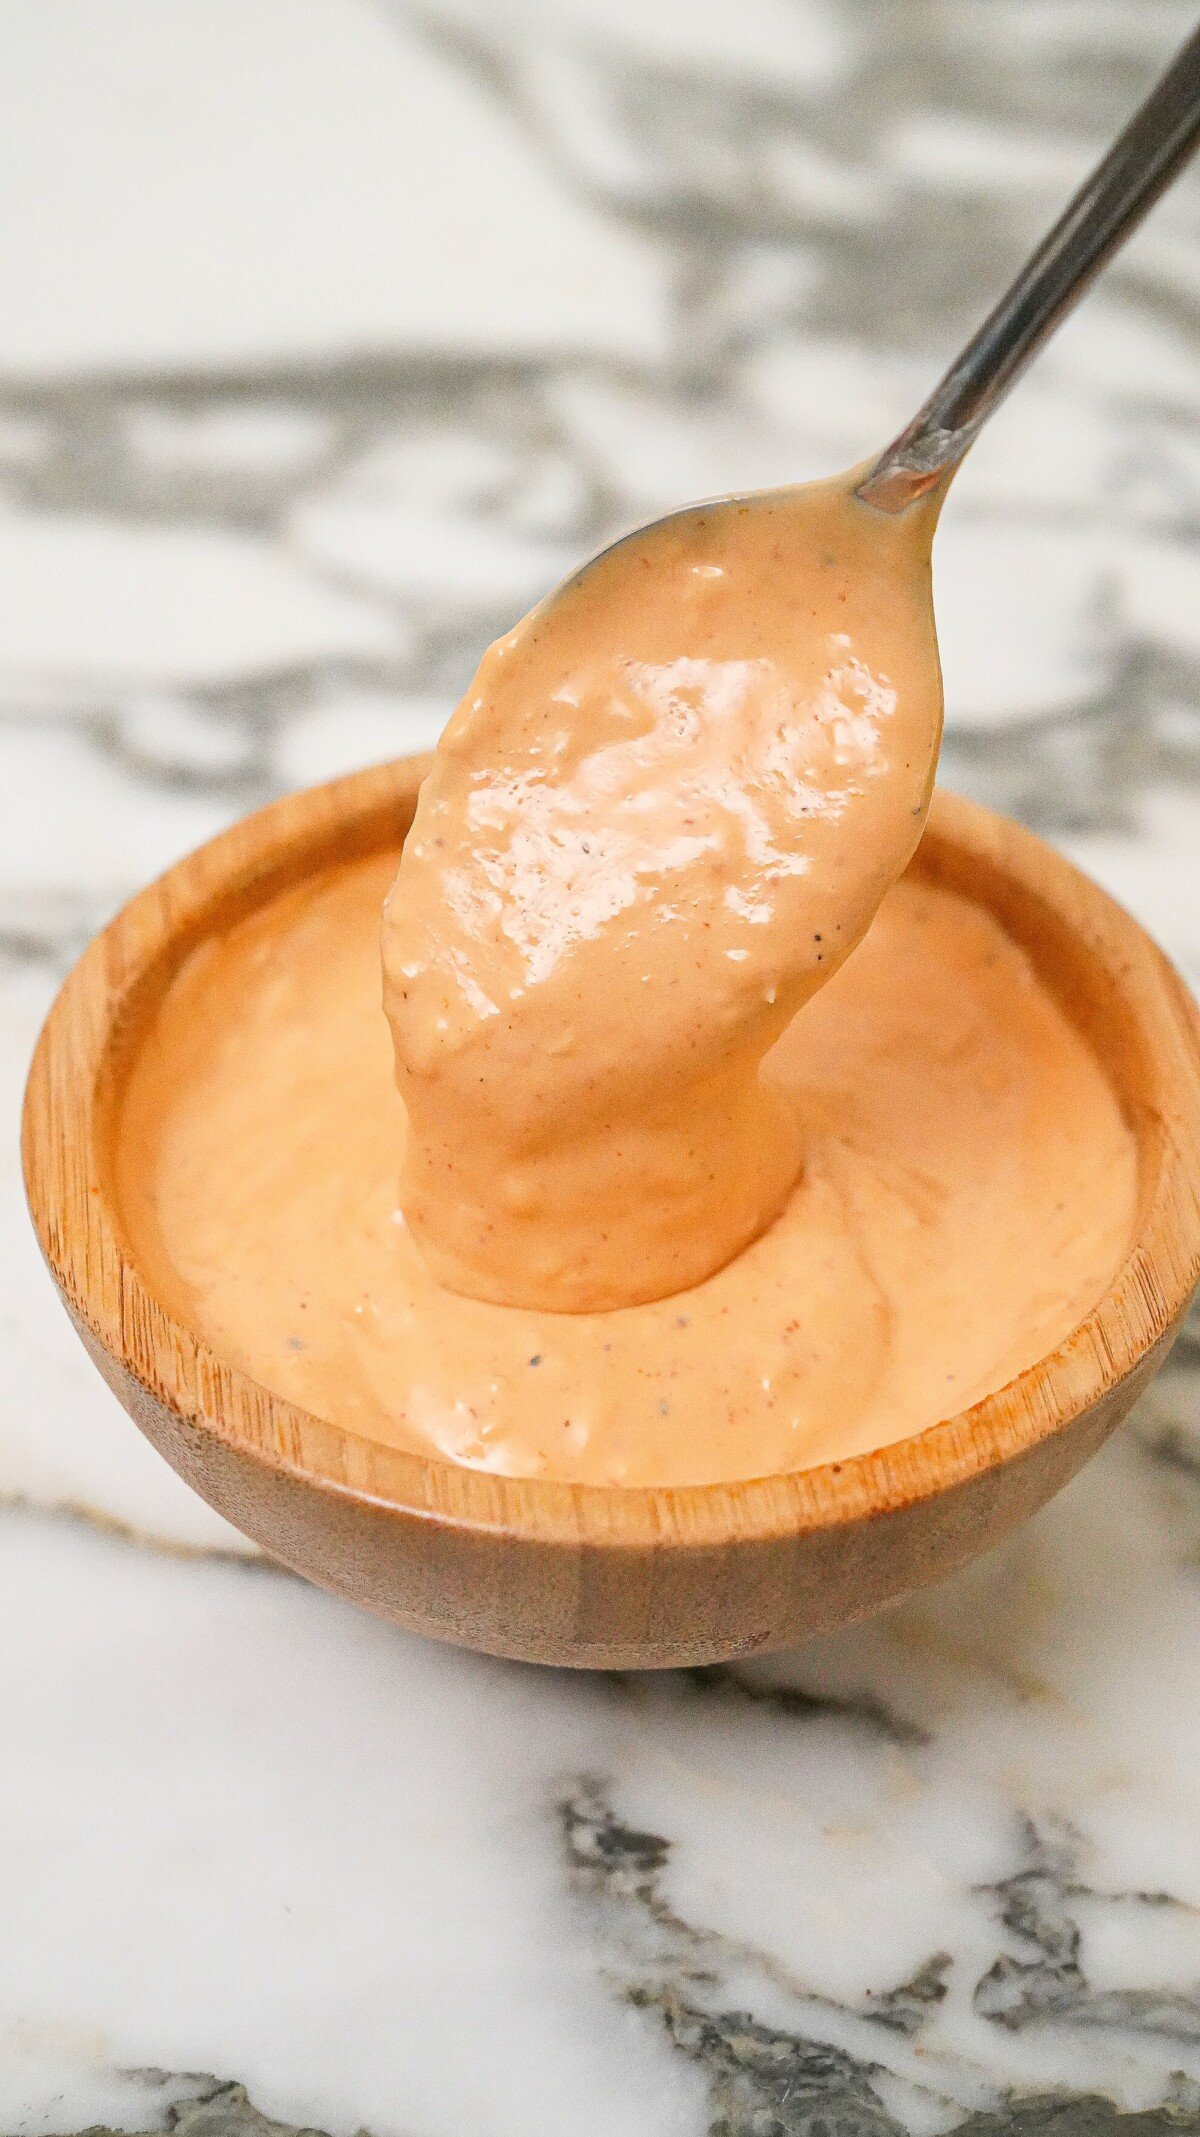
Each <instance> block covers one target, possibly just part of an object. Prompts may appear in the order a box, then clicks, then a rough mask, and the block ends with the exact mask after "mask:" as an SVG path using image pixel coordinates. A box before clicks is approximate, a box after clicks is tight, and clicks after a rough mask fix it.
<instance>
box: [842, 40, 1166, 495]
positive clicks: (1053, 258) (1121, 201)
mask: <svg viewBox="0 0 1200 2137" xmlns="http://www.w3.org/2000/svg"><path fill="white" fill-rule="evenodd" d="M1198 140H1200V29H1197V30H1195V31H1194V32H1193V34H1192V35H1191V37H1189V39H1188V41H1187V43H1186V44H1185V45H1184V46H1183V48H1182V50H1181V51H1180V52H1179V53H1178V55H1177V57H1176V58H1175V59H1174V60H1173V61H1172V63H1171V65H1170V66H1169V67H1168V68H1167V71H1166V73H1165V74H1164V75H1163V77H1162V79H1161V81H1160V82H1159V83H1158V85H1157V87H1156V88H1155V89H1153V90H1152V91H1151V93H1150V95H1149V96H1148V97H1147V98H1146V101H1145V103H1144V104H1143V105H1142V106H1141V107H1140V109H1139V110H1138V111H1137V112H1136V113H1135V114H1134V117H1133V118H1132V119H1131V120H1130V122H1129V124H1128V126H1127V127H1126V128H1125V131H1124V133H1123V134H1122V135H1121V136H1120V138H1119V140H1117V141H1116V142H1114V144H1113V146H1112V148H1110V149H1109V151H1108V154H1107V155H1106V156H1105V157H1104V158H1103V160H1102V162H1100V163H1098V164H1097V166H1096V168H1095V170H1094V171H1093V172H1092V175H1091V177H1090V178H1089V179H1087V180H1086V182H1085V183H1084V184H1083V185H1082V186H1081V187H1080V189H1079V191H1078V193H1076V195H1075V198H1074V199H1073V200H1072V202H1071V204H1070V206H1069V207H1068V208H1067V209H1066V210H1065V211H1064V213H1063V214H1062V215H1061V216H1060V217H1059V220H1058V221H1057V222H1056V223H1055V225H1054V228H1053V229H1052V230H1051V231H1050V233H1049V235H1048V236H1046V237H1045V238H1043V240H1042V242H1041V244H1040V245H1039V246H1038V248H1037V251H1036V252H1035V253H1034V254H1033V255H1032V257H1031V258H1030V259H1029V260H1028V261H1027V262H1026V264H1025V266H1024V267H1023V268H1022V269H1021V272H1020V274H1019V275H1018V276H1017V279H1016V281H1015V282H1014V283H1013V284H1012V287H1011V288H1010V289H1009V290H1008V291H1007V293H1006V294H1005V295H1004V296H1003V297H1002V298H1001V299H1000V302H999V304H998V305H997V306H996V308H995V310H994V311H993V312H991V313H989V315H988V317H987V318H986V319H985V320H984V322H983V325H982V326H981V327H980V329H979V331H978V333H977V334H975V335H974V337H973V338H972V340H970V341H969V342H968V343H967V345H966V348H965V349H964V350H963V351H962V354H961V355H960V356H958V357H956V359H955V361H954V362H953V363H952V364H951V366H950V369H949V370H948V371H947V373H946V375H945V377H944V378H943V379H942V381H941V383H940V385H938V386H935V388H934V390H933V392H932V393H931V394H930V396H929V399H928V400H927V401H926V403H925V405H924V407H923V408H922V409H921V410H920V411H919V413H918V414H917V415H915V416H914V417H913V419H912V422H911V423H910V424H909V425H908V426H907V428H906V429H905V430H902V431H901V433H900V435H899V437H898V438H896V439H894V440H893V442H892V444H891V445H889V446H888V448H887V451H886V452H884V453H882V454H881V455H880V457H879V459H878V460H877V461H876V462H875V465H874V467H873V468H872V469H871V471H870V473H869V474H868V475H867V476H865V477H864V479H863V481H862V482H860V483H859V484H858V487H857V490H856V492H855V494H856V496H858V497H860V498H862V499H863V501H864V502H865V503H866V504H870V505H875V506H877V507H878V509H879V510H880V511H882V512H889V513H896V512H903V511H904V509H905V507H906V506H907V505H910V504H912V503H913V502H914V500H915V499H916V498H918V497H923V496H924V495H925V493H926V492H927V491H928V490H931V489H933V488H934V487H935V486H936V485H937V484H939V483H943V482H945V481H948V480H949V477H950V475H951V474H952V473H953V471H954V469H955V468H956V467H957V466H958V463H959V461H960V460H961V459H962V458H963V455H964V454H965V453H966V451H967V449H968V447H969V446H971V445H972V444H973V443H974V441H975V439H976V438H977V437H978V435H979V432H980V430H981V429H982V428H983V425H984V424H985V423H986V421H987V419H988V417H989V416H990V415H991V413H992V410H993V409H994V408H998V407H999V405H1000V403H1001V401H1002V400H1003V399H1004V396H1005V394H1006V393H1007V392H1008V390H1009V388H1010V386H1013V385H1015V384H1016V382H1017V380H1018V379H1019V378H1020V376H1021V373H1022V372H1023V371H1024V369H1025V367H1026V365H1027V364H1028V363H1030V362H1031V361H1032V359H1033V357H1034V356H1036V354H1037V352H1038V350H1039V349H1040V348H1041V346H1042V343H1043V342H1045V341H1047V340H1048V339H1049V337H1050V335H1051V334H1052V333H1053V332H1054V329H1055V327H1056V326H1057V325H1058V324H1059V321H1060V320H1062V319H1065V317H1066V315H1067V313H1068V312H1069V311H1070V310H1071V309H1072V307H1073V306H1074V305H1075V304H1077V303H1078V301H1079V299H1080V297H1082V295H1083V293H1084V291H1085V290H1086V289H1087V288H1088V287H1089V285H1090V284H1091V283H1092V282H1093V281H1094V280H1095V277H1096V276H1097V275H1098V274H1099V272H1100V270H1101V268H1102V267H1104V266H1105V265H1106V264H1107V263H1108V261H1109V260H1110V259H1111V258H1112V256H1113V254H1114V253H1115V252H1116V251H1118V249H1119V248H1120V246H1122V245H1123V244H1124V242H1125V240H1126V238H1127V237H1129V236H1130V235H1131V233H1132V232H1133V231H1134V230H1136V228H1137V226H1138V224H1139V223H1140V222H1141V220H1142V217H1143V216H1144V215H1145V214H1146V213H1147V211H1148V210H1149V209H1150V208H1152V207H1153V205H1154V203H1155V201H1156V200H1157V199H1158V197H1159V194H1160V193H1164V192H1165V191H1166V189H1167V187H1168V186H1169V185H1170V184H1171V182H1172V180H1173V179H1174V178H1176V177H1177V176H1178V175H1179V172H1180V171H1181V170H1182V169H1183V166H1184V164H1185V163H1186V162H1187V161H1188V158H1189V157H1190V156H1191V154H1192V152H1193V150H1194V149H1195V147H1196V144H1197V141H1198Z"/></svg>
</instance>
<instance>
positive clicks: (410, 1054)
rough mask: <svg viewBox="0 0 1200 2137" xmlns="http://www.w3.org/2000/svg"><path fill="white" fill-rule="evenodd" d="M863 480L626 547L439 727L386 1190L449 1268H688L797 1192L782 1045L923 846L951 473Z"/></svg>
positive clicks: (704, 1268) (588, 1296) (636, 1294)
mask: <svg viewBox="0 0 1200 2137" xmlns="http://www.w3.org/2000/svg"><path fill="white" fill-rule="evenodd" d="M853 481H854V478H853V477H852V476H851V477H844V478H842V479H841V480H840V481H837V482H830V483H818V484H811V485H808V486H806V487H805V488H803V489H799V490H794V491H780V492H778V493H775V494H774V495H773V496H771V497H770V498H768V499H766V500H761V501H757V502H755V504H754V505H753V506H752V507H748V506H746V505H744V504H739V503H738V502H737V501H736V500H733V501H729V502H725V503H720V504H715V505H709V506H701V507H697V508H695V509H693V510H691V511H687V512H682V513H679V514H678V515H676V516H675V517H674V518H672V519H671V520H669V521H667V522H664V523H661V524H660V525H658V526H657V527H654V528H651V529H649V530H647V531H644V532H642V533H639V534H637V535H635V536H632V537H631V538H630V539H629V540H627V541H625V542H622V543H619V544H618V545H617V546H616V547H615V548H614V549H612V550H610V551H609V552H608V554H607V555H606V556H604V557H602V558H601V559H600V560H599V561H598V562H597V563H595V564H593V565H591V566H589V568H588V570H587V571H586V573H585V574H584V575H583V576H582V578H581V579H580V580H578V581H577V582H575V583H574V584H573V585H570V586H568V587H567V588H566V589H560V591H559V592H558V593H556V594H555V595H554V596H552V598H551V600H550V601H549V602H548V603H546V604H544V605H543V606H542V607H541V608H540V609H535V610H534V611H533V613H532V615H530V616H529V617H527V618H526V619H525V621H524V623H522V624H520V625H519V626H518V628H517V629H516V630H515V631H514V632H513V633H512V634H511V636H509V637H508V638H506V639H503V640H501V641H500V642H499V643H498V644H497V645H495V646H493V647H492V649H491V651H490V652H489V653H488V655H487V656H486V658H485V659H484V661H483V664H482V666H481V667H480V670H479V673H478V675H477V677H476V679H475V682H474V684H473V686H472V688H471V689H470V690H469V691H468V693H467V696H466V697H465V698H464V700H463V703H462V704H461V705H460V707H459V709H458V711H457V713H456V714H455V716H454V718H453V719H452V720H451V722H450V725H449V727H448V728H447V730H446V733H445V735H444V736H443V739H442V742H441V744H440V746H439V748H438V751H437V754H436V757H435V759H434V764H433V769H432V771H431V772H430V775H429V777H428V779H427V780H426V782H425V785H424V787H423V789H422V792H421V797H420V801H419V803H418V807H417V814H416V822H415V824H414V826H413V830H412V833H411V835H410V837H409V839H408V841H407V843H406V845H405V849H404V854H403V858H402V860H401V864H400V871H399V875H398V878H397V881H396V885H395V888H394V890H393V892H392V894H391V896H390V898H389V900H388V904H387V911H386V918H385V925H384V938H383V955H384V971H385V1003H386V1008H387V1013H388V1017H389V1019H390V1022H391V1026H392V1031H393V1034H394V1037H395V1045H396V1059H397V1070H398V1075H399V1082H400V1089H401V1093H402V1095H403V1098H404V1103H405V1107H406V1109H407V1114H408V1121H409V1137H408V1144H407V1150H406V1156H405V1164H404V1173H403V1178H402V1182H401V1187H400V1201H401V1204H402V1206H403V1208H404V1211H405V1215H406V1219H407V1223H408V1226H409V1229H410V1231H411V1233H412V1236H413V1238H414V1239H415V1241H416V1242H417V1244H418V1246H419V1247H420V1249H421V1252H422V1254H423V1256H424V1258H425V1261H426V1264H427V1266H428V1268H429V1270H430V1271H431V1273H432V1274H433V1275H434V1276H436V1277H437V1278H438V1280H439V1281H440V1282H441V1283H442V1284H444V1285H447V1286H449V1287H451V1288H452V1289H454V1290H455V1291H460V1292H465V1293H467V1294H469V1295H471V1296H473V1297H475V1298H480V1299H490V1300H496V1301H500V1302H502V1303H507V1304H510V1305H521V1306H547V1307H553V1308H556V1309H559V1310H565V1311H570V1312H581V1311H588V1312H593V1311H596V1310H597V1309H601V1308H607V1307H618V1306H625V1305H631V1304H636V1303H639V1302H642V1301H646V1300H651V1299H657V1298H663V1297H669V1296H671V1295H673V1294H674V1293H676V1292H678V1291H680V1290H682V1289H684V1288H685V1287H687V1286H689V1285H692V1284H695V1283H697V1282H699V1281H700V1280H701V1279H702V1278H704V1277H706V1276H709V1275H711V1274H713V1273H714V1272H715V1271H717V1270H719V1269H720V1268H722V1267H723V1266H724V1264H726V1263H727V1262H729V1261H730V1260H731V1259H732V1258H733V1257H734V1256H735V1255H736V1254H737V1253H738V1252H739V1251H740V1250H741V1249H742V1248H744V1247H745V1246H746V1245H747V1243H748V1242H750V1241H751V1240H753V1239H755V1238H757V1237H758V1235H759V1234H760V1233H761V1232H762V1231H763V1230H764V1228H765V1227H766V1226H767V1225H769V1224H770V1223H771V1222H772V1221H773V1220H774V1219H775V1218H776V1217H777V1216H778V1215H779V1213H780V1211H781V1210H782V1209H783V1207H784V1205H785V1203H786V1201H787V1198H788V1196H789V1194H790V1193H791V1191H792V1188H793V1186H794V1184H795V1181H796V1178H797V1175H798V1173H799V1172H800V1169H801V1165H802V1163H804V1162H805V1161H806V1160H805V1147H804V1143H803V1139H802V1136H801V1134H800V1129H799V1123H798V1122H797V1119H796V1116H795V1112H794V1109H793V1108H791V1107H790V1106H789V1105H788V1104H787V1103H785V1101H784V1099H783V1097H782V1095H781V1093H780V1092H779V1090H778V1089H777V1087H776V1084H775V1081H774V1080H773V1079H771V1078H764V1077H763V1075H762V1074H761V1073H760V1069H761V1064H762V1061H763V1057H764V1055H765V1054H766V1053H767V1051H768V1049H769V1048H770V1047H771V1046H772V1044H773V1043H774V1042H775V1041H776V1040H777V1039H778V1038H779V1035H780V1033H781V1032H782V1031H783V1030H784V1029H785V1027H786V1026H787V1025H788V1023H789V1022H790V1020H791V1019H792V1018H793V1017H794V1015H795V1013H796V1011H797V1010H798V1009H800V1008H801V1006H802V1004H803V1003H804V1002H806V1001H807V1000H808V998H809V997H810V996H811V995H812V994H813V993H814V991H815V990H816V988H817V987H818V986H820V985H821V984H822V983H823V982H824V981H826V980H827V979H828V978H829V976H830V975H831V974H832V973H833V972H835V971H836V970H837V968H838V966H839V965H840V964H841V963H842V961H843V959H844V958H846V957H847V956H848V955H849V953H850V951H851V950H852V949H853V948H854V946H855V944H856V943H857V942H859V941H860V940H861V938H862V936H863V934H864V933H865V931H866V929H867V927H868V925H869V923H870V921H871V919H872V917H873V915H874V913H875V911H876V909H877V907H878V905H879V902H880V899H881V898H882V897H883V895H884V892H885V891H886V890H887V888H888V886H889V885H890V884H891V883H893V882H894V881H895V880H896V878H897V876H899V875H900V873H901V871H902V870H903V868H904V867H905V864H906V863H907V861H908V860H909V858H910V856H911V854H912V852H913V850H914V848H915V847H916V844H917V841H918V839H919V838H920V835H921V830H922V827H923V824H924V821H925V816H926V812H927V809H928V806H929V797H930V793H931V790H932V786H933V778H934V768H935V765H936V761H937V752H938V744H939V740H940V736H941V720H942V699H941V679H940V673H939V668H938V658H937V643H936V638H935V635H934V626H933V609H932V600H931V594H930V564H929V557H930V544H931V541H932V536H933V528H934V524H935V521H936V513H937V503H936V500H933V499H930V500H927V501H926V502H925V503H924V504H923V505H921V506H920V507H916V508H913V509H911V510H910V511H908V512H906V513H904V514H903V515H901V516H899V517H896V518H889V517H888V516H886V515H884V514H881V513H878V512H874V511H871V510H869V509H868V508H867V507H866V506H864V505H862V504H860V503H859V502H858V501H857V500H856V499H855V497H854V495H853ZM813 1191H814V1192H815V1189H814V1190H813Z"/></svg>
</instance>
